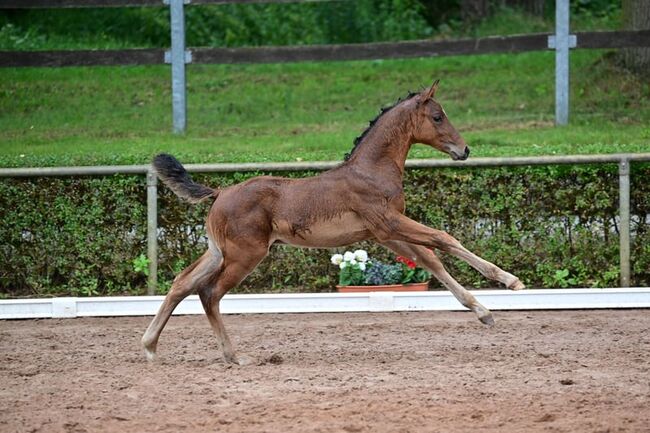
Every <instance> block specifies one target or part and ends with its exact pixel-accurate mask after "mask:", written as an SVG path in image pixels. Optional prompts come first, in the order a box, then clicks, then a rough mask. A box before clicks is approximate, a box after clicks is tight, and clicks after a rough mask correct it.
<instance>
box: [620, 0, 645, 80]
mask: <svg viewBox="0 0 650 433" xmlns="http://www.w3.org/2000/svg"><path fill="white" fill-rule="evenodd" d="M623 22H624V25H625V29H626V30H648V29H650V1H648V0H623ZM622 59H623V63H624V64H625V67H626V68H628V69H629V70H631V71H634V72H637V73H640V74H643V75H650V47H646V48H627V49H624V50H623V52H622Z"/></svg>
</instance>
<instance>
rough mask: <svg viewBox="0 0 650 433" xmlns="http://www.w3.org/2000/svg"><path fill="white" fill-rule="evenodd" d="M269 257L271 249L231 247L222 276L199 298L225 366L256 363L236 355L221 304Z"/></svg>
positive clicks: (220, 273) (200, 291)
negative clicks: (227, 295)
mask: <svg viewBox="0 0 650 433" xmlns="http://www.w3.org/2000/svg"><path fill="white" fill-rule="evenodd" d="M267 254H268V247H267V246H266V245H260V246H258V247H253V246H252V245H250V244H249V245H247V246H246V247H245V248H239V247H237V246H234V245H233V246H229V248H228V250H227V253H225V254H224V262H223V267H222V268H221V271H220V272H219V276H218V277H217V279H216V283H215V284H213V285H212V286H210V287H204V288H202V289H200V290H199V298H201V303H202V304H203V309H204V310H205V314H206V315H207V316H208V320H209V321H210V325H211V326H212V329H213V330H214V334H215V336H216V337H217V344H218V345H219V347H220V349H221V351H222V353H223V358H224V360H225V361H226V362H229V363H233V364H239V365H247V364H251V363H252V362H253V359H252V358H250V357H248V356H238V355H237V354H236V353H235V350H234V349H233V347H232V343H231V342H230V338H229V337H228V334H227V333H226V328H225V326H224V324H223V320H222V319H221V313H220V312H219V302H220V301H221V298H223V296H224V295H225V294H226V293H227V292H228V290H230V289H231V288H233V287H235V286H236V285H237V284H239V283H240V282H242V281H243V280H244V278H246V276H247V275H248V274H249V273H250V272H251V271H252V270H253V269H255V266H257V265H258V263H259V262H261V261H262V259H264V257H266V255H267Z"/></svg>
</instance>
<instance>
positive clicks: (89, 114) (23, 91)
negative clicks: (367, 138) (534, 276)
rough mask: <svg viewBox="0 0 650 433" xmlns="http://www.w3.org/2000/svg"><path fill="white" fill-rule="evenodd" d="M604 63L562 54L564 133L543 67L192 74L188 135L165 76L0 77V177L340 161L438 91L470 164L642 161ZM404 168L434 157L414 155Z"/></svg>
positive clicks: (533, 58) (347, 67)
mask: <svg viewBox="0 0 650 433" xmlns="http://www.w3.org/2000/svg"><path fill="white" fill-rule="evenodd" d="M611 57H612V55H611V54H608V53H606V52H603V51H588V50H581V51H575V52H573V53H572V54H571V124H570V125H569V126H567V127H562V128H556V127H554V126H553V118H554V54H553V53H551V52H539V53H526V54H516V55H489V56H487V55H486V56H466V57H447V58H428V59H412V60H391V61H364V62H331V63H300V64H278V65H245V66H242V65H235V66H228V65H211V66H203V65H190V66H189V67H188V131H187V133H186V134H185V135H181V136H179V135H174V134H172V133H171V95H170V69H169V67H167V66H153V67H94V68H58V69H46V68H25V69H0V166H3V167H16V166H57V165H91V164H134V163H137V164H141V163H147V162H148V161H149V160H150V158H151V156H152V155H153V154H155V153H157V152H160V151H166V152H170V153H173V154H175V155H177V156H178V157H179V158H180V159H181V160H182V161H183V162H188V163H189V162H250V161H292V160H339V159H341V158H342V156H343V154H344V153H345V152H347V151H348V150H349V149H350V148H351V146H352V140H353V139H354V137H356V136H357V135H358V134H359V133H360V132H361V131H362V130H363V129H364V128H365V126H366V124H367V121H368V120H369V119H372V118H373V117H374V116H375V115H376V113H377V111H378V109H379V108H380V107H381V106H384V105H388V104H391V103H393V102H394V101H395V100H396V99H397V98H398V97H400V96H403V95H405V94H406V92H407V91H408V90H418V89H420V88H422V87H423V86H425V85H428V84H430V83H431V81H432V79H433V78H440V79H441V80H442V83H441V88H440V90H439V93H438V100H439V101H440V102H441V103H442V104H443V105H444V107H445V109H446V111H447V113H448V115H449V117H450V119H451V120H452V122H453V123H454V124H455V126H456V127H457V128H458V129H459V130H460V131H461V132H462V133H463V135H464V137H465V138H466V140H467V141H468V143H469V144H470V145H471V146H472V156H477V157H478V156H514V155H549V154H584V153H614V152H644V151H645V152H647V151H650V84H649V83H647V82H643V81H642V80H640V79H639V78H637V77H635V76H633V75H630V74H628V73H626V72H625V71H623V70H622V69H620V68H618V67H616V66H614V62H613V61H612V60H611ZM410 157H411V158H431V157H436V158H437V157H445V156H444V155H442V154H440V153H437V152H435V151H433V150H431V149H429V148H425V147H424V146H416V147H415V148H413V150H412V151H411V154H410Z"/></svg>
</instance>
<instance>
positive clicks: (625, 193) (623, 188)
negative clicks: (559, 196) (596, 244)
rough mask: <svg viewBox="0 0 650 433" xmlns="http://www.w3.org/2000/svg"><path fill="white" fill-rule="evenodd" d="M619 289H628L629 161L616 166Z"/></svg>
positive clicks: (624, 160) (625, 160)
mask: <svg viewBox="0 0 650 433" xmlns="http://www.w3.org/2000/svg"><path fill="white" fill-rule="evenodd" d="M618 185H619V189H618V191H619V218H620V220H621V222H620V224H621V226H620V229H619V235H620V247H619V248H620V254H621V259H620V260H621V287H630V276H631V275H630V161H628V160H627V159H622V160H621V161H620V162H619V164H618Z"/></svg>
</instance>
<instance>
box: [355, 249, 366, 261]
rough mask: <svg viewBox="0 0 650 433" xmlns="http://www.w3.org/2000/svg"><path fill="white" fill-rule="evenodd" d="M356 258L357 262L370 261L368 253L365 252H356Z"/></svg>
mask: <svg viewBox="0 0 650 433" xmlns="http://www.w3.org/2000/svg"><path fill="white" fill-rule="evenodd" d="M354 257H355V258H356V259H357V261H359V262H362V263H365V262H367V261H368V253H367V252H366V251H365V250H356V251H355V252H354Z"/></svg>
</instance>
